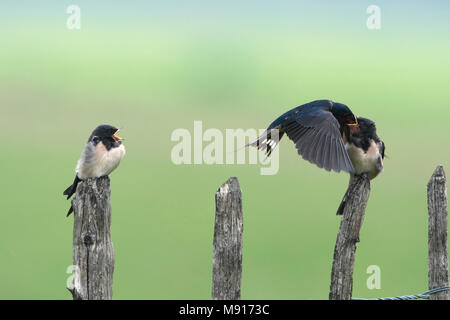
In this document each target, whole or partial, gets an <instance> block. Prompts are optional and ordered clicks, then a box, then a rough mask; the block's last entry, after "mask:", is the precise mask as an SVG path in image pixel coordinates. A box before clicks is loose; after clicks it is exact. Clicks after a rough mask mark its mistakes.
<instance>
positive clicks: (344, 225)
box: [329, 174, 370, 300]
mask: <svg viewBox="0 0 450 320" xmlns="http://www.w3.org/2000/svg"><path fill="white" fill-rule="evenodd" d="M369 195H370V180H369V178H368V177H367V175H366V174H363V175H360V176H355V179H354V180H353V183H352V185H351V186H350V189H349V192H348V198H347V203H346V205H345V208H344V212H343V215H342V219H341V226H340V228H339V233H338V236H337V240H336V246H335V248H334V257H333V267H332V270H331V284H330V295H329V299H330V300H350V299H351V298H352V290H353V266H354V262H355V252H356V243H357V242H359V232H360V230H361V226H362V223H363V220H364V213H365V210H366V205H367V201H368V200H369Z"/></svg>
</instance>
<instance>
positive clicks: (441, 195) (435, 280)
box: [427, 166, 450, 300]
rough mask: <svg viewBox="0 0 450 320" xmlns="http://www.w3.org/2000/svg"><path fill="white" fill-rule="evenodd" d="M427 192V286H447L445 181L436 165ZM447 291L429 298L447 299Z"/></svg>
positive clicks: (440, 168) (441, 167)
mask: <svg viewBox="0 0 450 320" xmlns="http://www.w3.org/2000/svg"><path fill="white" fill-rule="evenodd" d="M427 194H428V287H429V289H430V290H431V289H436V288H439V287H443V286H448V230H447V229H448V222H447V216H448V208H447V206H448V204H447V181H446V177H445V172H444V168H443V166H438V167H437V168H436V169H435V170H434V173H433V175H432V176H431V178H430V181H429V182H428V185H427ZM449 298H450V293H449V292H448V291H444V292H439V293H435V294H432V295H430V299H431V300H449Z"/></svg>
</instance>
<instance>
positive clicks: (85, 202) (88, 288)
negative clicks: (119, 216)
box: [69, 176, 114, 300]
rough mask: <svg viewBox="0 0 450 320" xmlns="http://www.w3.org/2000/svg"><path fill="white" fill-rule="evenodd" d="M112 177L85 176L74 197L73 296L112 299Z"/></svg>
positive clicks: (89, 298) (75, 297)
mask: <svg viewBox="0 0 450 320" xmlns="http://www.w3.org/2000/svg"><path fill="white" fill-rule="evenodd" d="M110 194H111V190H110V180H109V178H108V177H107V176H106V177H101V178H98V179H87V180H84V181H83V182H82V183H81V184H80V185H79V187H78V190H77V193H76V196H75V198H74V199H73V200H72V205H73V209H74V226H73V264H74V266H76V270H77V271H76V272H75V274H74V287H73V288H72V289H69V291H71V293H72V296H73V299H74V300H110V299H111V298H112V284H113V272H114V248H113V244H112V240H111V232H110V226H111V205H110Z"/></svg>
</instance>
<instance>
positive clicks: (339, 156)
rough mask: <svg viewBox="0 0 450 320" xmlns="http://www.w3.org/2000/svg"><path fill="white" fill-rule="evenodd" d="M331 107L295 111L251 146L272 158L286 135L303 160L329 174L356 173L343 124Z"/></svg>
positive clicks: (311, 105)
mask: <svg viewBox="0 0 450 320" xmlns="http://www.w3.org/2000/svg"><path fill="white" fill-rule="evenodd" d="M332 106H333V102H331V101H329V100H317V101H313V102H310V103H307V104H304V105H301V106H299V107H296V108H294V109H292V110H290V111H288V112H286V113H285V114H283V115H281V116H280V117H279V118H277V119H276V120H275V121H274V122H272V124H271V125H270V126H269V127H268V128H267V130H266V132H265V133H264V134H263V135H262V136H261V137H260V138H258V139H257V140H256V141H255V142H252V143H251V144H250V145H252V146H255V147H258V148H259V149H262V150H265V151H266V153H267V154H268V155H270V153H271V152H272V150H273V149H274V148H275V146H276V145H277V144H278V141H279V140H280V139H281V138H282V137H283V135H284V134H287V136H288V137H289V138H290V139H291V140H292V141H293V142H294V144H295V147H296V148H297V151H298V153H299V154H300V155H301V156H302V157H303V159H305V160H308V161H309V162H311V163H314V164H316V165H317V166H318V167H320V168H324V169H326V170H328V171H330V170H334V171H336V172H339V171H341V170H342V171H345V172H353V171H354V168H353V164H352V162H351V160H350V157H349V155H348V153H347V150H346V149H345V145H344V141H343V139H342V134H341V131H340V124H339V122H338V120H337V119H336V118H335V117H334V115H333V113H332V112H331V109H332ZM275 130H277V131H278V139H272V136H273V135H274V132H276V131H275ZM272 140H273V141H272Z"/></svg>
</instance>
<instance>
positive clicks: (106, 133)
mask: <svg viewBox="0 0 450 320" xmlns="http://www.w3.org/2000/svg"><path fill="white" fill-rule="evenodd" d="M117 131H119V129H117V128H116V127H113V126H110V125H106V124H104V125H100V126H98V127H97V128H95V129H94V131H92V134H91V135H90V137H89V139H88V141H87V143H86V146H85V147H84V150H83V152H82V153H81V157H80V159H79V160H78V163H77V167H76V175H75V180H74V181H73V183H72V185H71V186H69V187H68V188H67V189H66V190H65V191H64V192H63V195H66V196H67V199H69V198H70V197H71V196H72V195H73V194H74V193H75V192H76V190H77V186H78V184H79V183H80V182H81V181H83V180H84V179H87V178H99V177H103V176H107V175H109V174H110V173H111V172H112V171H113V170H114V169H116V168H117V166H118V165H119V163H120V160H122V158H123V156H124V155H125V147H124V145H123V143H122V140H123V139H122V138H120V137H118V136H117V135H116V133H117ZM72 212H73V208H72V206H71V207H70V209H69V212H68V213H67V216H69V215H70V214H71V213H72Z"/></svg>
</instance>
